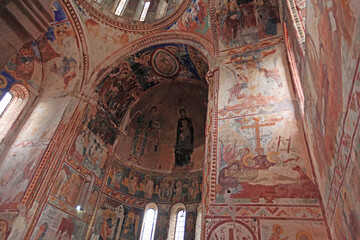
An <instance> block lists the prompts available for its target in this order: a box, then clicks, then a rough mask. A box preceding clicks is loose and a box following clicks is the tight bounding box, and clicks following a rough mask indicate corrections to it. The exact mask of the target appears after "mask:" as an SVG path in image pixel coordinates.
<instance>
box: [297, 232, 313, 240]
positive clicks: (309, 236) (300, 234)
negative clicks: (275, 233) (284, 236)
mask: <svg viewBox="0 0 360 240" xmlns="http://www.w3.org/2000/svg"><path fill="white" fill-rule="evenodd" d="M302 235H305V236H306V237H307V238H308V239H309V240H313V237H312V236H311V234H310V233H308V232H306V231H304V230H301V231H299V232H297V233H296V240H300V237H301V236H302Z"/></svg>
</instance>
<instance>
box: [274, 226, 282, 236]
mask: <svg viewBox="0 0 360 240" xmlns="http://www.w3.org/2000/svg"><path fill="white" fill-rule="evenodd" d="M278 227H279V228H280V234H283V233H284V228H283V227H282V226H281V225H280V224H274V225H273V232H274V233H275V232H276V228H278Z"/></svg>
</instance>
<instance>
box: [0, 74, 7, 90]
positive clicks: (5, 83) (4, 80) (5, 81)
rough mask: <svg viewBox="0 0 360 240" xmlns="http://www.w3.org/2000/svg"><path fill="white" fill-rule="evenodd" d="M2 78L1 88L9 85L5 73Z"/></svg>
mask: <svg viewBox="0 0 360 240" xmlns="http://www.w3.org/2000/svg"><path fill="white" fill-rule="evenodd" d="M0 78H1V79H2V80H3V82H4V83H3V84H0V88H6V86H7V83H8V81H7V79H6V77H4V76H3V75H0Z"/></svg>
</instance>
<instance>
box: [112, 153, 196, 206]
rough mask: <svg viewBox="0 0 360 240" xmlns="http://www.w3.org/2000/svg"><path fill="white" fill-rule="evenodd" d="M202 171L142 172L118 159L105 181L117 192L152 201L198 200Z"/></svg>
mask: <svg viewBox="0 0 360 240" xmlns="http://www.w3.org/2000/svg"><path fill="white" fill-rule="evenodd" d="M201 183H202V174H201V173H199V172H194V173H192V174H187V177H183V175H182V174H178V176H177V175H173V174H172V175H163V176H161V174H155V173H154V172H153V173H151V172H150V173H146V172H140V171H137V170H134V169H133V168H130V167H127V166H125V165H124V164H122V163H121V162H120V161H118V160H116V159H115V160H114V161H113V163H112V166H111V170H110V174H109V177H108V179H107V184H108V185H109V186H110V187H112V188H114V189H116V190H118V191H120V192H121V193H124V194H127V195H130V196H134V197H137V198H145V199H146V200H148V201H154V202H173V203H176V202H184V203H185V202H199V201H200V200H201V189H202V187H201Z"/></svg>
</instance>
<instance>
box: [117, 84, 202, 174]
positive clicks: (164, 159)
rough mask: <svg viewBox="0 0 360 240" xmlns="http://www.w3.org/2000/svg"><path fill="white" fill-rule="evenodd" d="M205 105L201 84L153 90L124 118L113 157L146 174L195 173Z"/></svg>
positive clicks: (200, 149) (158, 87)
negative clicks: (157, 171) (157, 172)
mask: <svg viewBox="0 0 360 240" xmlns="http://www.w3.org/2000/svg"><path fill="white" fill-rule="evenodd" d="M194 89H196V90H194ZM184 95H186V96H187V97H186V98H184ZM206 103H207V88H206V85H205V84H204V85H198V83H196V82H195V83H194V82H193V81H192V80H191V81H178V82H169V83H162V84H159V85H158V86H155V87H154V88H152V89H150V90H149V92H148V93H147V94H146V95H144V96H143V97H142V98H141V99H140V100H139V101H138V102H137V103H136V104H135V105H134V106H133V107H132V108H131V109H130V110H129V111H128V113H127V115H126V116H125V117H124V120H123V123H122V131H121V132H120V134H119V138H118V139H119V140H118V141H119V143H118V144H117V146H116V150H115V155H116V156H117V157H118V158H119V159H126V160H127V161H128V162H129V163H131V164H134V165H135V166H138V167H140V168H142V169H146V170H153V169H158V170H159V171H160V172H164V173H165V172H166V173H169V172H171V171H178V170H179V171H181V170H189V171H199V170H200V169H201V168H202V164H203V160H204V159H203V156H204V149H205V146H204V141H205V138H204V134H203V133H204V131H205V122H206V119H205V118H206Z"/></svg>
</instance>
